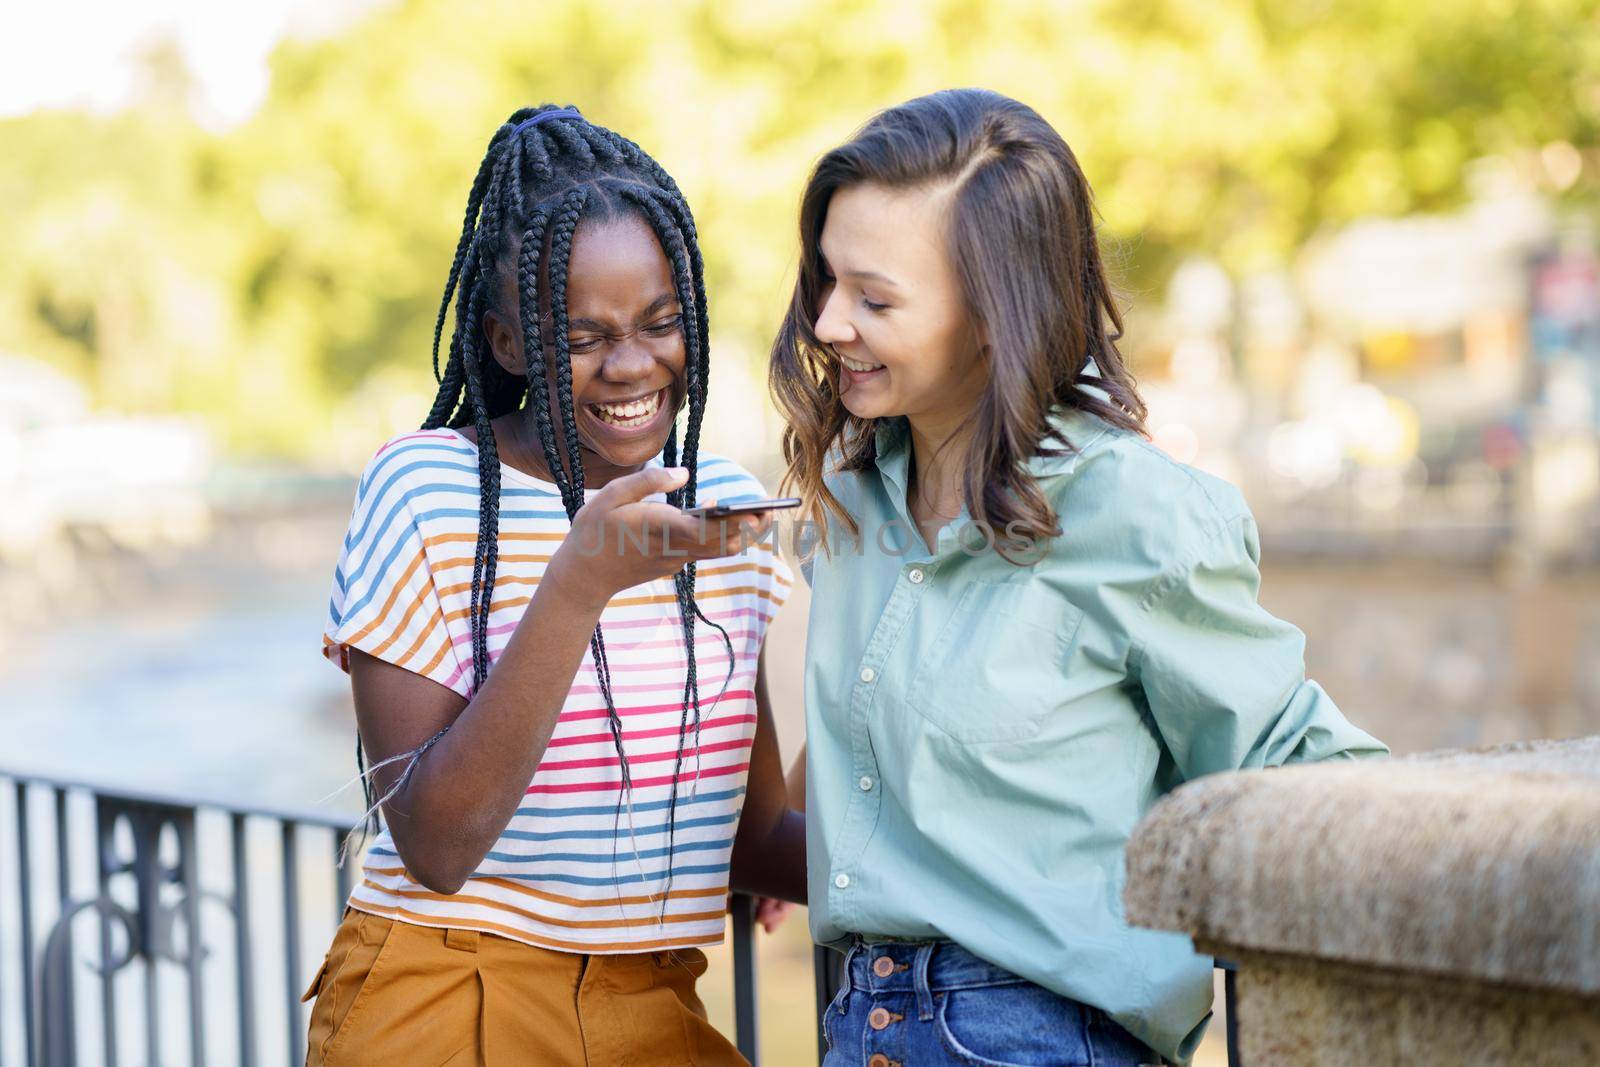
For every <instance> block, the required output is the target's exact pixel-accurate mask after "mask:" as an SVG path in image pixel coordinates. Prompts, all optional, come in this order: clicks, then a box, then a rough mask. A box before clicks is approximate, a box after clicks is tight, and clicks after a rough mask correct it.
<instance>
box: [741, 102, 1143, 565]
mask: <svg viewBox="0 0 1600 1067" xmlns="http://www.w3.org/2000/svg"><path fill="white" fill-rule="evenodd" d="M860 184H873V185H878V186H883V187H885V188H890V189H905V188H927V189H930V190H948V191H949V194H950V211H949V223H948V225H949V229H948V231H947V233H946V235H945V237H946V241H945V245H946V247H947V248H949V249H950V257H951V260H952V266H953V268H954V269H955V272H956V275H957V277H958V279H959V281H960V286H961V292H962V296H963V298H964V300H965V302H966V308H967V313H968V314H969V315H970V316H971V319H972V322H973V324H974V326H975V327H977V330H978V335H979V336H980V337H983V338H984V339H985V340H986V341H987V348H988V357H987V363H988V368H989V382H988V386H987V388H986V389H985V391H984V394H983V397H982V399H980V400H979V401H978V404H977V408H976V410H974V412H973V413H972V418H973V421H974V429H975V433H974V435H973V438H972V444H971V447H970V449H969V452H968V456H967V462H966V470H965V472H964V475H963V492H964V495H965V502H966V505H967V510H968V513H969V514H970V515H971V517H972V521H973V522H974V523H986V524H987V528H988V529H989V530H990V531H1005V534H1004V536H1001V535H1000V534H998V533H997V534H996V544H997V547H1000V548H1001V551H1002V553H1003V554H1006V553H1007V546H1010V547H1012V548H1015V547H1019V546H1020V545H1027V544H1031V543H1034V542H1038V541H1044V540H1047V539H1049V538H1052V537H1056V536H1059V535H1060V533H1061V529H1060V526H1059V524H1058V522H1057V516H1056V514H1055V512H1054V510H1053V509H1052V508H1051V507H1050V505H1049V503H1048V502H1047V501H1046V500H1045V498H1044V495H1043V494H1042V493H1041V492H1040V491H1039V487H1038V485H1037V483H1036V482H1035V480H1034V478H1033V477H1032V475H1031V474H1030V473H1029V472H1028V470H1027V466H1026V465H1027V462H1028V460H1029V459H1030V458H1031V457H1033V456H1034V455H1036V454H1040V453H1043V454H1046V455H1063V454H1068V453H1070V452H1071V451H1072V449H1073V447H1074V446H1073V444H1072V442H1070V441H1067V440H1065V439H1059V438H1058V440H1059V446H1055V445H1048V444H1047V442H1046V438H1049V437H1051V436H1052V435H1053V431H1052V428H1051V426H1050V424H1049V421H1048V416H1049V413H1050V411H1051V410H1052V409H1053V408H1056V407H1063V408H1070V409H1077V410H1080V411H1087V412H1091V413H1093V414H1094V415H1097V416H1099V417H1100V418H1102V419H1104V420H1105V421H1107V422H1109V423H1111V424H1112V425H1114V426H1120V427H1123V428H1125V429H1129V430H1132V431H1135V432H1138V433H1143V432H1144V417H1145V406H1144V402H1143V401H1142V400H1141V399H1140V398H1139V393H1138V390H1137V389H1136V388H1135V385H1134V381H1133V377H1132V376H1131V375H1130V374H1129V373H1128V370H1127V367H1126V366H1124V364H1123V360H1122V355H1121V353H1120V352H1118V351H1117V344H1116V342H1117V340H1118V338H1120V337H1121V336H1122V316H1121V314H1120V313H1119V312H1118V311H1117V307H1116V304H1115V302H1114V299H1113V294H1112V290H1111V286H1110V284H1109V283H1108V281H1107V279H1106V273H1105V267H1104V264H1103V263H1102V261H1101V256H1100V247H1099V241H1098V239H1097V238H1096V235H1095V215H1094V201H1093V194H1092V193H1091V192H1090V190H1089V183H1088V181H1087V180H1086V179H1085V178H1084V176H1083V171H1082V170H1081V169H1080V168H1079V167H1078V161H1077V159H1076V158H1075V157H1074V156H1073V154H1072V150H1071V149H1070V148H1068V147H1067V143H1066V142H1065V141H1064V140H1062V138H1061V135H1060V134H1058V133H1057V132H1056V131H1055V129H1054V128H1053V127H1051V125H1050V124H1049V123H1048V122H1046V121H1045V120H1044V119H1043V118H1041V117H1040V116H1039V114H1038V113H1037V112H1035V111H1034V110H1033V109H1032V108H1030V107H1028V106H1027V105H1025V104H1022V103H1019V102H1017V101H1016V100H1013V99H1011V98H1010V97H1007V96H1003V95H1001V94H1000V93H996V92H992V91H990V90H987V89H946V90H942V91H940V92H936V93H932V94H929V95H928V96H921V97H917V98H916V99H914V100H909V101H907V102H905V103H903V104H900V105H898V106H896V107H892V108H889V109H888V110H886V111H882V112H880V113H879V114H877V115H876V116H874V117H873V118H872V119H871V121H869V122H868V123H867V124H866V125H865V126H863V127H862V128H861V129H860V130H859V131H857V133H856V134H855V136H853V137H852V138H850V140H848V141H846V142H845V143H844V144H842V145H840V146H839V147H837V148H835V149H833V150H832V151H830V152H828V153H827V154H826V155H824V156H823V157H822V158H821V159H820V160H818V162H817V165H816V167H815V168H814V169H813V170H812V172H811V177H810V179H809V180H808V181H807V183H806V188H805V193H804V195H803V196H802V198H801V201H800V266H799V273H798V276H797V278H796V280H795V287H794V297H793V299H792V300H791V301H790V304H789V310H788V313H787V314H786V315H785V316H784V319H783V325H782V326H781V327H780V328H779V331H778V336H777V339H776V340H775V341H774V342H773V345H772V358H771V363H770V365H769V368H768V385H769V387H770V389H771V391H772V395H773V399H774V401H775V402H776V404H777V405H778V408H779V410H780V411H781V412H782V413H783V415H784V417H785V419H786V421H787V426H786V427H785V429H784V432H783V456H784V460H785V461H786V462H787V464H788V470H787V472H786V473H785V475H784V478H783V486H784V488H785V491H791V490H792V491H796V492H798V494H799V495H800V496H801V497H802V499H803V500H804V501H805V505H804V508H803V512H802V514H803V515H804V517H805V518H807V519H809V520H811V521H812V522H815V523H816V524H817V526H818V527H819V529H821V530H826V529H827V516H828V515H829V514H830V513H831V514H832V515H833V516H834V517H836V518H837V519H839V521H840V522H841V523H842V524H843V525H844V526H845V527H847V528H848V529H849V531H850V533H851V535H852V536H856V535H858V534H859V529H858V526H857V524H856V521H855V519H854V517H853V516H851V515H850V514H849V513H848V512H847V511H846V510H845V508H844V506H843V505H842V504H840V503H839V501H838V499H837V498H836V497H835V496H834V495H833V493H832V492H830V491H829V490H828V487H827V485H826V484H825V482H824V477H825V475H826V474H828V473H830V472H829V471H828V470H827V469H826V465H827V463H828V456H829V453H830V452H832V451H834V450H835V449H837V451H838V453H839V456H838V459H837V463H836V469H837V470H841V471H859V470H866V469H868V468H869V467H870V466H871V464H872V462H873V460H874V458H875V448H874V428H875V427H874V422H875V421H876V420H870V419H861V418H857V417H856V416H854V415H852V414H850V412H849V411H848V410H846V408H845V406H844V403H843V401H842V400H841V399H840V394H839V387H838V381H839V378H838V375H839V370H838V366H839V361H838V357H837V355H836V354H835V353H834V352H833V351H832V349H830V348H829V347H828V346H827V345H825V344H823V343H821V342H820V341H818V340H817V336H816V333H815V332H814V329H813V327H814V325H815V323H816V321H817V314H818V311H819V310H820V307H821V300H820V297H821V295H822V293H823V289H824V280H823V279H824V270H823V264H822V255H821V252H820V250H819V247H818V246H819V242H820V240H821V237H822V228H823V224H824V223H825V222H826V220H827V215H828V204H829V203H830V201H831V200H832V198H833V194H834V193H836V192H837V191H839V190H840V189H844V188H847V187H851V186H855V185H860ZM1090 360H1093V363H1094V368H1093V369H1094V370H1095V371H1097V372H1098V373H1093V374H1091V373H1086V370H1088V369H1089V363H1090ZM824 544H826V541H825V539H824ZM1007 558H1011V557H1010V556H1009V554H1007Z"/></svg>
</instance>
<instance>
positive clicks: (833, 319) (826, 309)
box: [812, 285, 856, 345]
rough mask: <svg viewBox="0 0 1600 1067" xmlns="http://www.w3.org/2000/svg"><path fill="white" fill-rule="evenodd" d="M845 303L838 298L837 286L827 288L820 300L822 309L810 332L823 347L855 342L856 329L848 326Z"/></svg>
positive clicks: (848, 318) (848, 319)
mask: <svg viewBox="0 0 1600 1067" xmlns="http://www.w3.org/2000/svg"><path fill="white" fill-rule="evenodd" d="M847 306H848V305H847V303H846V302H845V300H844V299H843V298H842V297H840V296H839V287H838V286H837V285H833V286H829V287H828V289H827V290H826V291H825V292H824V294H823V298H822V308H821V310H820V311H818V312H817V323H816V325H815V326H814V327H812V332H813V333H815V334H816V335H817V340H819V341H821V342H822V343H823V344H825V345H847V344H850V343H852V342H854V341H855V340H856V328H855V327H854V326H852V325H850V316H849V314H848V313H847V311H846V308H847Z"/></svg>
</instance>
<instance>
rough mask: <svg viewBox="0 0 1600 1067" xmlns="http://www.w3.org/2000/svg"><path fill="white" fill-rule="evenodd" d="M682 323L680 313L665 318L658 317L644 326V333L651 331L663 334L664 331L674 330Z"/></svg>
mask: <svg viewBox="0 0 1600 1067" xmlns="http://www.w3.org/2000/svg"><path fill="white" fill-rule="evenodd" d="M682 325H683V316H682V315H672V316H669V317H668V318H665V319H658V320H656V321H655V322H652V323H651V324H650V325H648V326H646V327H645V328H644V329H645V332H646V333H653V334H658V335H659V334H664V333H671V332H672V331H674V330H676V329H677V328H678V327H680V326H682Z"/></svg>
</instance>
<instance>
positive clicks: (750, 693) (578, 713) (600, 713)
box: [560, 689, 756, 723]
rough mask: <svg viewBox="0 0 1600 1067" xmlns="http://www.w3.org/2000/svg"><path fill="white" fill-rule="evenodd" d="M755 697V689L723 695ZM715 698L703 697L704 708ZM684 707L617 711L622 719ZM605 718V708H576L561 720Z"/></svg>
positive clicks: (727, 697) (647, 706)
mask: <svg viewBox="0 0 1600 1067" xmlns="http://www.w3.org/2000/svg"><path fill="white" fill-rule="evenodd" d="M755 695H756V694H755V690H753V689H730V690H728V691H727V693H725V694H723V697H722V699H723V700H754V699H755ZM715 696H716V693H706V694H703V695H702V696H701V698H700V704H701V706H702V707H703V706H704V705H706V704H707V703H709V702H710V701H711V698H712V697H715ZM684 706H685V705H684V704H683V702H682V701H679V702H678V703H676V704H641V705H639V706H638V707H622V708H618V709H617V715H618V716H619V717H621V718H627V717H629V716H632V715H654V714H656V713H657V712H662V711H682V710H683V709H684ZM605 717H606V709H605V708H603V707H600V708H581V709H578V708H575V709H572V710H570V711H563V712H562V713H561V720H560V721H561V722H563V723H567V722H574V721H579V720H583V719H604V718H605Z"/></svg>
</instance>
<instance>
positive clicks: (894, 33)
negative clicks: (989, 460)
mask: <svg viewBox="0 0 1600 1067" xmlns="http://www.w3.org/2000/svg"><path fill="white" fill-rule="evenodd" d="M148 62H149V64H150V68H151V76H150V78H149V79H148V83H149V90H148V92H147V93H146V94H145V95H144V97H143V98H142V99H141V100H140V101H139V102H138V103H137V104H136V105H134V106H132V107H130V109H129V110H127V111H125V112H123V113H121V114H118V115H115V116H109V117H91V116H88V115H84V114H78V113H73V112H63V111H53V112H39V113H35V114H32V115H29V116H26V117H23V118H19V119H13V120H9V121H6V122H3V123H0V230H3V232H4V233H5V235H6V254H5V256H4V257H3V258H0V349H3V350H10V351H14V352H18V353H21V354H26V355H31V356H35V357H37V358H41V359H44V360H46V361H48V362H50V363H52V364H54V365H57V366H60V367H63V368H66V369H68V370H69V371H70V372H71V373H73V374H74V375H76V376H79V377H80V378H82V379H83V380H85V381H87V382H89V383H91V385H92V388H93V393H94V396H95V398H96V400H97V401H98V402H100V403H103V404H105V405H108V406H111V407H114V408H118V409H122V410H129V411H169V410H179V411H193V412H199V413H202V414H204V415H206V416H208V417H209V418H210V419H211V420H212V422H213V423H214V425H215V426H216V427H217V429H218V430H219V432H220V433H221V434H222V436H223V439H224V440H225V441H226V442H228V443H229V444H230V445H231V446H233V447H234V448H236V449H239V450H243V451H247V452H252V453H275V454H282V455H290V456H298V457H301V458H305V457H312V456H316V455H318V454H319V453H320V452H321V451H322V449H323V446H324V444H325V443H326V441H327V440H328V439H329V435H330V433H332V432H333V428H335V427H339V426H344V425H349V424H351V423H352V422H357V421H360V420H361V419H362V418H364V417H368V416H370V415H371V413H372V412H373V410H375V409H379V408H383V407H384V405H391V406H392V405H394V404H395V403H403V404H411V405H416V406H415V412H414V413H415V418H416V419H418V420H419V419H420V418H421V416H422V414H423V411H424V408H425V406H426V403H425V401H426V398H427V395H431V391H432V382H431V379H430V378H429V377H428V375H429V371H428V370H427V364H428V359H427V351H426V348H427V344H428V341H429V338H430V337H431V326H432V320H433V316H434V312H435V309H436V307H437V301H438V298H439V293H440V289H441V286H442V284H443V280H444V273H445V269H446V267H447V265H448V262H449V254H450V250H451V248H452V247H453V242H454V238H455V235H456V233H457V232H458V227H459V226H460V221H461V207H462V204H463V203H464V200H465V195H466V189H467V185H468V182H469V181H470V178H471V175H472V174H473V172H474V170H475V168H476V167H477V165H478V162H479V159H480V158H481V156H482V153H483V149H484V145H485V143H486V141H487V139H488V136H489V134H490V133H491V132H492V131H493V129H494V128H495V126H496V125H497V124H498V123H499V122H500V121H502V120H503V119H504V117H505V116H506V115H508V114H509V113H510V112H511V111H512V110H514V109H515V108H516V107H518V106H521V105H524V104H533V103H539V102H542V101H555V102H558V103H573V104H576V105H578V106H579V107H581V108H582V109H583V111H584V113H585V114H586V115H588V116H590V117H591V118H593V119H594V120H595V121H597V122H600V123H603V124H605V125H608V126H612V127H614V128H616V129H618V130H619V131H621V132H623V133H626V134H628V135H629V136H631V137H633V138H634V139H635V140H637V141H639V142H640V143H641V144H643V145H644V146H645V147H646V148H647V149H649V150H650V151H651V152H652V153H654V154H655V155H656V156H657V158H659V159H660V160H661V161H662V162H663V164H664V165H665V166H666V167H667V168H668V169H669V170H670V171H672V172H673V174H674V175H676V176H677V177H678V179H679V181H680V183H681V184H682V185H683V187H684V189H685V191H686V193H687V194H688V196H689V198H690V201H691V203H692V205H693V206H694V208H695V210H696V213H697V216H698V217H699V219H700V220H701V228H702V233H703V236H704V243H705V248H706V254H707V259H708V270H709V273H710V279H709V280H710V285H711V292H712V299H713V307H712V315H713V320H714V323H715V330H716V333H717V335H718V338H719V343H720V344H721V347H722V348H724V349H725V350H732V351H736V352H739V353H742V354H743V356H744V358H749V359H758V358H759V357H760V354H761V353H762V352H764V350H765V345H766V342H767V339H768V336H769V331H770V330H771V329H772V327H773V325H774V324H775V322H776V320H777V317H778V315H779V314H780V312H781V309H782V307H783V305H784V301H785V298H786V287H787V285H788V282H789V277H788V275H789V271H790V270H791V269H792V264H793V255H794V235H793V232H792V231H793V226H794V212H795V206H796V202H797V197H798V193H799V188H800V185H801V183H802V182H803V180H804V178H805V174H806V171H807V168H808V167H809V165H810V164H811V162H812V161H813V160H814V159H815V157H816V156H817V155H818V153H819V152H821V151H822V150H824V149H825V148H827V147H828V146H829V145H831V144H833V143H835V142H837V141H839V140H841V139H842V138H844V137H846V136H848V134H849V133H850V131H851V130H852V129H853V128H854V127H855V126H856V125H858V124H859V123H860V122H861V121H863V120H864V119H865V118H866V117H867V116H868V115H869V114H870V113H871V112H872V111H874V110H876V109H877V108H880V107H883V106H886V105H889V104H892V103H894V102H896V101H898V100H901V99H904V98H907V97H910V96H913V95H916V94H918V93H922V92H926V91H929V90H931V89H934V88H938V87H941V86H947V85H972V84H981V85H987V86H990V87H993V88H996V89H999V90H1001V91H1003V92H1007V93H1010V94H1012V95H1014V96H1017V97H1018V98H1020V99H1022V100H1024V101H1026V102H1028V103H1030V104H1032V105H1033V106H1035V107H1036V108H1038V109H1039V110H1040V111H1041V112H1042V113H1043V114H1044V115H1045V116H1046V117H1047V118H1049V119H1050V120H1051V121H1053V122H1054V123H1055V124H1056V125H1057V127H1058V128H1059V129H1060V130H1061V131H1062V132H1063V134H1064V135H1065V136H1066V138H1067V140H1068V142H1069V143H1070V144H1072V145H1073V146H1074V149H1075V151H1077V153H1078V154H1079V157H1080V159H1081V161H1082V163H1083V165H1084V168H1085V170H1086V172H1087V173H1088V175H1089V177H1090V180H1091V182H1092V183H1093V184H1094V186H1095V188H1096V190H1097V195H1098V197H1099V204H1100V208H1101V212H1102V215H1103V217H1104V225H1105V235H1106V236H1107V237H1109V238H1111V239H1112V240H1113V247H1114V248H1115V249H1116V250H1117V252H1118V254H1117V255H1115V256H1114V258H1115V259H1116V261H1118V262H1119V263H1120V264H1121V266H1122V270H1123V273H1124V276H1125V280H1126V282H1127V283H1128V285H1129V287H1130V289H1131V291H1133V292H1134V293H1140V292H1147V291H1149V290H1151V289H1153V288H1155V287H1157V286H1159V285H1160V283H1161V282H1162V280H1163V279H1164V277H1165V276H1166V274H1167V273H1168V272H1169V271H1170V270H1171V268H1172V265H1173V264H1174V262H1175V261H1176V259H1177V258H1178V257H1179V256H1181V255H1183V254H1185V253H1187V252H1190V251H1194V250H1197V249H1198V250H1206V251H1207V252H1209V253H1210V254H1212V255H1214V256H1216V257H1218V258H1219V259H1221V261H1222V262H1223V263H1224V264H1226V265H1227V266H1229V267H1230V268H1231V269H1233V270H1236V271H1241V272H1243V271H1249V270H1252V269H1256V268H1258V267H1263V266H1268V265H1272V264H1275V263H1281V262H1283V261H1284V259H1285V258H1286V257H1287V256H1288V255H1289V254H1290V253H1291V252H1292V250H1293V249H1294V248H1295V247H1296V246H1297V245H1298V244H1300V243H1301V242H1303V241H1304V240H1305V239H1306V238H1307V237H1308V236H1309V235H1311V234H1312V233H1314V232H1315V231H1316V230H1317V229H1318V228H1319V227H1321V226H1325V225H1328V224H1334V223H1338V222H1340V221H1343V220H1346V219H1349V218H1352V217H1354V216H1357V215H1363V214H1372V213H1378V214H1401V213H1407V212H1414V211H1426V210H1436V209H1443V208H1447V207H1449V206H1451V205H1453V204H1455V203H1458V202H1459V201H1460V200H1461V199H1462V198H1463V197H1464V196H1465V194H1466V185H1467V175H1468V174H1469V173H1470V169H1469V166H1468V165H1469V164H1470V163H1471V162H1472V161H1473V160H1476V159H1479V158H1483V157H1487V156H1496V157H1500V158H1501V159H1502V160H1505V161H1508V162H1509V163H1511V164H1512V165H1514V166H1515V167H1516V168H1518V169H1519V170H1521V171H1522V172H1525V173H1526V174H1527V176H1528V180H1529V181H1530V182H1534V183H1539V182H1543V183H1545V184H1546V185H1550V186H1551V187H1552V191H1554V192H1557V193H1560V194H1561V195H1564V196H1567V197H1579V198H1583V197H1590V196H1592V195H1593V193H1594V191H1595V189H1596V187H1597V185H1600V180H1597V175H1600V150H1597V147H1596V146H1597V143H1600V140H1597V131H1600V22H1597V4H1596V0H1521V2H1516V0H1489V2H1480V3H1466V2H1460V3H1431V2H1426V0H1424V2H1417V0H1341V2H1338V3H1335V2H1333V0H1299V2H1267V0H1259V2H1250V0H1213V2H1209V3H1205V4H1193V3H1180V2H1179V0H1108V2H1104V3H1077V4H1065V3H1063V4H1042V3H1024V2H1021V0H945V2H942V3H907V2H895V0H883V2H879V3H873V4H862V3H859V2H857V0H772V2H768V3H747V4H722V3H714V2H711V0H683V2H673V3H659V4H643V3H623V2H620V0H596V2H589V3H582V4H571V5H562V4H540V5H534V6H530V5H527V4H522V3H512V2H509V0H491V2H482V3H479V2H474V3H448V2H445V0H417V2H411V3H405V4H402V5H399V6H392V7H381V8H378V9H376V10H374V11H373V12H371V13H370V14H369V15H367V16H366V17H364V18H363V19H362V20H361V21H360V22H358V23H357V24H355V25H353V26H351V27H349V28H348V29H346V30H345V31H343V32H341V33H340V34H339V35H338V36H335V37H331V38H326V39H320V40H314V41H300V40H291V41H287V42H285V43H284V44H282V45H281V46H280V47H279V48H278V50H277V51H276V53H275V55H274V58H273V82H272V87H271V90H270V94H269V97H268V99H267V101H266V103H265V104H264V105H263V107H262V108H261V110H260V111H259V112H258V113H257V114H256V115H255V116H254V117H253V118H252V119H250V120H249V121H248V122H246V123H245V124H243V125H241V126H239V127H237V128H235V129H232V130H229V131H227V132H224V133H220V134H218V133H208V132H205V131H204V130H202V129H201V128H200V127H199V126H197V125H196V124H195V123H194V122H193V121H191V119H190V118H189V115H188V111H187V109H186V107H185V98H186V94H191V93H192V92H193V91H194V90H193V87H192V85H191V84H190V83H189V82H188V80H187V79H186V77H185V75H184V72H183V71H182V69H181V66H180V65H178V64H179V62H180V61H179V60H177V59H176V58H175V52H174V51H173V50H171V49H160V48H157V49H154V50H152V52H151V54H150V56H149V59H148ZM1550 145H1555V146H1557V148H1558V149H1559V150H1560V152H1561V153H1563V156H1562V158H1566V159H1570V158H1574V154H1575V157H1576V158H1578V159H1581V160H1582V167H1581V169H1580V170H1579V171H1578V173H1577V174H1576V176H1575V177H1574V176H1573V175H1572V174H1570V173H1569V174H1566V175H1564V176H1562V177H1561V178H1560V179H1559V180H1555V181H1553V182H1552V180H1551V179H1549V178H1548V177H1547V176H1545V175H1543V174H1542V173H1541V171H1540V169H1539V168H1540V161H1541V159H1542V158H1548V157H1549V151H1548V149H1547V146H1550ZM1569 146H1570V147H1569ZM1542 149H1544V150H1545V152H1544V155H1543V156H1541V150H1542ZM1570 169H1571V168H1570V167H1568V170H1570ZM419 398H421V399H419ZM407 410H410V409H409V408H408V409H407ZM409 418H410V416H408V415H402V416H401V421H406V419H409ZM368 443H369V444H370V438H369V439H368Z"/></svg>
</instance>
